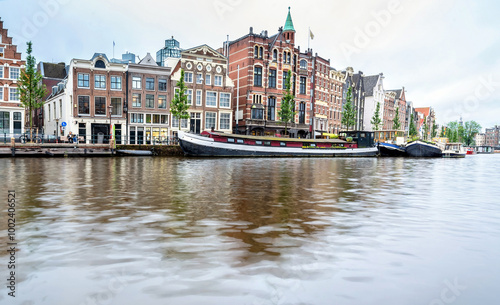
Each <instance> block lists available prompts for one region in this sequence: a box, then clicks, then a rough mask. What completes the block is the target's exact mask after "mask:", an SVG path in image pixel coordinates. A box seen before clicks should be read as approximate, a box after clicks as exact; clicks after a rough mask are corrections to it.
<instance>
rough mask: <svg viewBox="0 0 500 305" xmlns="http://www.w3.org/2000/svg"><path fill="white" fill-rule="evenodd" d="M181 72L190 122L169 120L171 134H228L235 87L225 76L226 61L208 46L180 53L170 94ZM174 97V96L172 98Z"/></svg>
mask: <svg viewBox="0 0 500 305" xmlns="http://www.w3.org/2000/svg"><path fill="white" fill-rule="evenodd" d="M181 69H183V70H184V83H185V85H186V87H187V92H186V93H187V95H188V103H189V104H190V107H189V109H188V113H189V115H190V118H189V119H187V120H183V119H182V120H180V122H179V120H178V119H176V118H175V117H173V118H172V134H173V135H175V134H176V133H177V130H179V124H180V125H181V126H180V127H181V130H186V131H188V130H189V131H191V132H194V133H201V132H203V131H210V130H211V129H212V128H213V129H214V130H218V131H222V132H227V133H231V131H232V121H233V106H232V103H231V102H232V94H233V89H234V83H233V81H232V80H231V78H229V76H228V70H227V69H228V61H227V58H226V57H225V56H224V55H222V54H220V53H219V52H217V51H215V50H214V49H212V48H211V47H209V46H207V45H201V46H198V47H194V48H191V49H187V50H184V51H182V52H181V57H180V59H178V60H177V64H175V66H174V69H173V72H172V90H171V91H172V92H174V91H175V90H176V85H177V81H179V80H180V78H181ZM172 97H173V95H172Z"/></svg>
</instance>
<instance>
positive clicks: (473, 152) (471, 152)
mask: <svg viewBox="0 0 500 305" xmlns="http://www.w3.org/2000/svg"><path fill="white" fill-rule="evenodd" d="M465 151H466V154H467V155H475V154H476V152H475V151H474V148H473V147H466V148H465Z"/></svg>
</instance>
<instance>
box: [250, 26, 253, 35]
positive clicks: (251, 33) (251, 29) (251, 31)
mask: <svg viewBox="0 0 500 305" xmlns="http://www.w3.org/2000/svg"><path fill="white" fill-rule="evenodd" d="M250 35H253V26H251V27H250Z"/></svg>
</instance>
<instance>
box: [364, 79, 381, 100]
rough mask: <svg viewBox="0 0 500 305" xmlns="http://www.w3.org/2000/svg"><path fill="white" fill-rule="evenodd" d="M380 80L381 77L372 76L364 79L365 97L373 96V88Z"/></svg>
mask: <svg viewBox="0 0 500 305" xmlns="http://www.w3.org/2000/svg"><path fill="white" fill-rule="evenodd" d="M379 78H380V75H370V76H365V77H364V79H363V81H364V86H363V90H364V91H365V96H373V88H375V86H376V85H377V83H378V79H379Z"/></svg>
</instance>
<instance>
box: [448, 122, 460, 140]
mask: <svg viewBox="0 0 500 305" xmlns="http://www.w3.org/2000/svg"><path fill="white" fill-rule="evenodd" d="M446 137H447V138H448V141H449V142H450V143H456V142H458V122H457V121H455V122H449V123H448V124H447V126H446Z"/></svg>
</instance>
